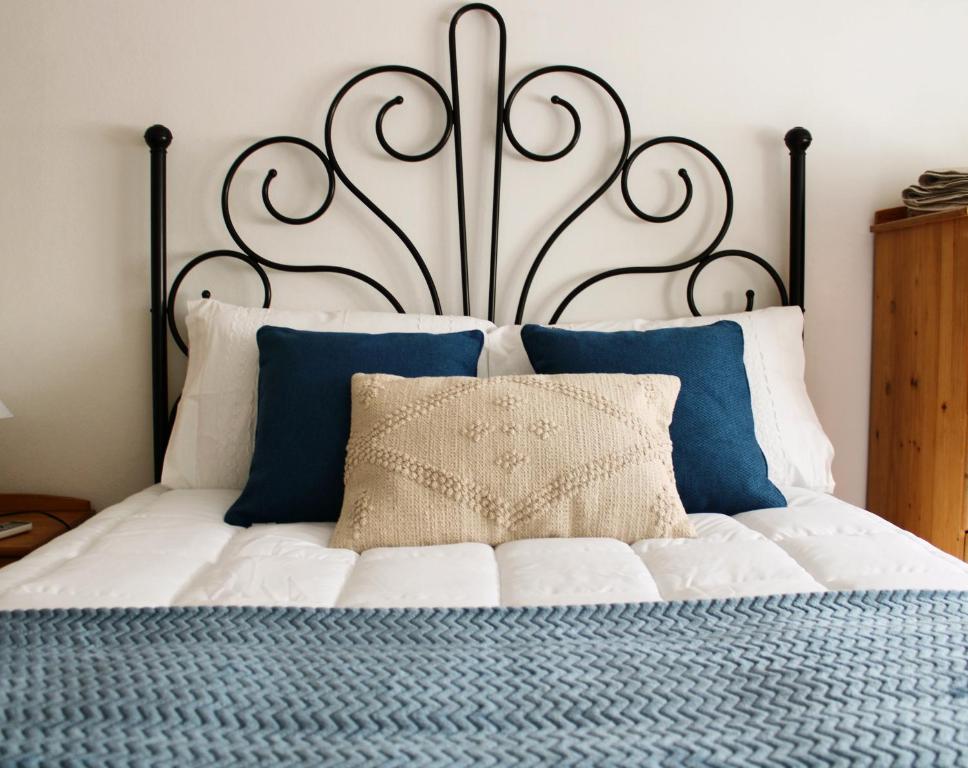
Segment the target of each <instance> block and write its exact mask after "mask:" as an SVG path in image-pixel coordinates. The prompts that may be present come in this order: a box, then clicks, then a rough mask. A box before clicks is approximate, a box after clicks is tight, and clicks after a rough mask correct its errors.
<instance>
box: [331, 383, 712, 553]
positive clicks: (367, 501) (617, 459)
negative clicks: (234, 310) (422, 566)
mask: <svg viewBox="0 0 968 768" xmlns="http://www.w3.org/2000/svg"><path fill="white" fill-rule="evenodd" d="M678 394H679V380H678V379H677V378H675V377H674V376H652V375H650V376H630V375H624V374H564V375H560V376H499V377H496V378H492V379H476V378H466V377H441V378H422V379H406V378H400V377H398V376H387V375H384V374H356V375H355V376H353V382H352V396H353V410H352V427H351V431H350V440H349V444H348V446H347V455H346V472H345V479H346V495H345V498H344V501H343V509H342V514H341V515H340V519H339V522H338V523H337V525H336V530H335V531H334V533H333V537H332V539H331V541H330V546H332V547H345V548H348V549H353V550H356V551H362V550H364V549H370V548H372V547H393V546H419V545H427V544H451V543H456V542H463V541H479V542H484V543H486V544H501V543H502V542H505V541H511V540H513V539H525V538H541V537H562V536H608V537H613V538H616V539H621V540H622V541H627V542H631V541H635V540H637V539H645V538H659V537H691V536H694V535H695V533H694V531H693V528H692V525H691V524H690V523H689V521H688V519H687V518H686V514H685V511H684V510H683V508H682V504H681V502H680V501H679V494H678V493H677V491H676V483H675V475H674V474H673V471H672V441H671V440H670V439H669V422H670V421H671V420H672V410H673V408H674V407H675V403H676V396H677V395H678Z"/></svg>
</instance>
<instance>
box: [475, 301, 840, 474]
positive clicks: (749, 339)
mask: <svg viewBox="0 0 968 768" xmlns="http://www.w3.org/2000/svg"><path fill="white" fill-rule="evenodd" d="M717 320H732V321H733V322H735V323H738V324H739V326H740V327H741V328H742V329H743V339H744V347H745V351H744V355H743V358H744V362H745V363H746V375H747V377H748V379H749V384H750V399H751V401H752V405H753V422H754V426H755V428H756V439H757V441H758V442H759V444H760V447H761V448H762V449H763V453H764V455H765V456H766V463H767V465H768V467H769V475H770V480H771V481H773V484H774V485H777V486H780V487H790V486H796V487H798V488H807V489H809V490H813V491H819V492H822V493H831V492H832V491H833V489H834V478H833V474H832V472H831V464H832V463H833V459H834V449H833V446H832V445H831V443H830V439H829V438H828V437H827V435H826V434H825V433H824V431H823V427H822V426H821V425H820V421H819V420H818V419H817V414H816V411H814V408H813V403H811V402H810V396H809V395H808V394H807V386H806V383H805V382H804V379H803V372H804V356H803V313H802V312H801V311H800V308H799V307H770V308H768V309H758V310H755V311H753V312H741V313H737V314H733V315H708V316H705V317H686V318H678V319H675V320H621V321H612V322H596V323H571V324H561V325H559V326H558V327H560V328H567V329H569V330H578V331H629V330H634V331H651V330H656V329H658V328H679V327H683V326H687V327H690V326H697V325H709V324H710V323H715V322H716V321H717ZM484 350H485V353H486V355H487V358H488V360H487V370H488V374H489V375H490V376H511V375H520V374H527V373H534V369H533V368H532V367H531V362H530V361H529V360H528V354H527V352H525V349H524V345H523V344H522V343H521V327H520V326H515V325H504V326H501V327H500V328H496V329H494V330H493V331H490V332H489V333H488V334H487V338H486V341H485V347H484Z"/></svg>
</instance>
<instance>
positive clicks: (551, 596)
mask: <svg viewBox="0 0 968 768" xmlns="http://www.w3.org/2000/svg"><path fill="white" fill-rule="evenodd" d="M237 493H238V492H237V491H219V490H167V489H165V488H164V487H163V486H153V487H151V488H148V489H147V490H145V491H142V492H141V493H138V494H136V495H134V496H132V497H130V498H128V499H126V500H125V501H123V502H121V503H120V504H117V505H115V506H113V507H110V508H109V509H106V510H104V511H103V512H101V513H99V514H98V515H96V516H95V517H94V518H92V519H91V520H89V521H88V522H87V523H85V524H83V525H81V526H79V527H78V528H77V529H75V530H73V531H71V532H69V533H66V534H64V535H63V536H60V537H59V538H57V539H55V540H54V541H52V542H51V543H49V544H47V545H46V546H44V547H42V548H40V549H38V550H37V551H35V552H34V553H32V554H31V555H29V556H28V557H26V558H24V559H23V560H21V561H19V562H17V563H14V564H13V565H10V566H7V567H6V568H3V569H0V609H15V608H63V607H145V606H167V605H292V606H314V607H331V606H345V607H350V606H353V607H405V606H440V607H459V606H495V605H557V604H568V603H612V602H642V601H657V600H690V599H696V598H710V597H732V596H742V595H762V594H774V593H784V592H816V591H823V590H844V589H915V588H937V589H959V590H968V565H966V564H965V563H963V562H961V561H960V560H957V559H955V558H953V557H951V556H949V555H947V554H944V553H943V552H941V551H939V550H937V549H935V548H934V547H932V546H931V545H929V544H927V543H926V542H924V541H922V540H921V539H918V538H917V537H915V536H913V535H911V534H909V533H907V532H905V531H902V530H900V529H899V528H896V527H895V526H893V525H891V524H890V523H888V522H886V521H884V520H882V519H880V518H879V517H877V516H875V515H873V514H871V513H870V512H866V511H864V510H862V509H858V508H857V507H853V506H851V505H849V504H847V503H845V502H842V501H839V500H838V499H835V498H833V497H832V496H827V495H823V494H818V493H813V492H808V491H802V490H797V489H785V494H786V496H787V498H788V499H789V500H790V506H789V507H788V508H786V509H767V510H757V511H753V512H744V513H743V514H740V515H736V516H735V517H725V516H722V515H693V516H692V517H691V519H692V520H693V522H694V523H695V526H696V529H697V531H698V538H696V539H675V540H673V539H652V540H647V541H640V542H637V543H635V544H632V545H631V546H629V545H626V544H623V543H622V542H619V541H615V540H613V539H533V540H526V541H515V542H511V543H509V544H504V545H502V546H499V547H497V548H492V547H489V546H486V545H484V544H452V545H447V546H435V547H401V548H396V549H374V550H370V551H368V552H365V553H363V554H362V555H359V556H358V555H356V554H355V553H353V552H350V551H349V550H345V549H331V548H329V547H328V546H327V543H328V540H329V536H330V533H331V532H332V525H329V524H323V523H306V524H294V525H257V526H253V527H252V528H249V529H243V528H235V527H232V526H229V525H226V524H225V523H223V522H222V516H223V514H224V513H225V510H226V509H227V508H228V506H229V505H230V504H231V503H232V501H233V500H234V499H235V497H236V495H237Z"/></svg>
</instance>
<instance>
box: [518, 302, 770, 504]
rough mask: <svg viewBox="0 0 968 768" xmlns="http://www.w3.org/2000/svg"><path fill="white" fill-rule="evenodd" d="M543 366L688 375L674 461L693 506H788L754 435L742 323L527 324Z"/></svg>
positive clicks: (675, 421) (534, 359) (529, 343)
mask: <svg viewBox="0 0 968 768" xmlns="http://www.w3.org/2000/svg"><path fill="white" fill-rule="evenodd" d="M521 338H522V340H523V341H524V347H525V349H526V350H527V351H528V357H529V358H531V364H532V365H533V366H534V369H535V371H537V372H538V373H665V374H670V375H672V376H678V377H679V380H680V381H681V382H682V385H681V389H680V391H679V399H678V400H677V401H676V408H675V411H674V413H673V416H672V426H671V427H670V428H669V434H670V436H671V437H672V463H673V465H674V467H675V473H676V485H677V486H678V488H679V495H680V497H681V498H682V504H683V506H684V507H685V508H686V511H687V512H722V513H725V514H727V515H733V514H736V513H737V512H744V511H746V510H750V509H761V508H763V507H785V506H786V499H784V498H783V494H782V493H780V492H779V491H778V490H777V488H776V486H774V485H773V483H771V482H770V480H769V478H768V477H767V468H766V458H765V457H764V456H763V451H762V450H761V449H760V445H759V443H757V442H756V433H755V432H754V430H753V408H752V405H751V404H750V387H749V382H748V381H747V379H746V366H745V365H744V363H743V329H742V328H740V327H739V325H737V324H736V323H733V322H730V321H728V320H721V321H720V322H718V323H713V324H711V325H704V326H699V327H696V328H663V329H660V330H656V331H618V332H611V333H601V332H597V331H566V330H562V329H560V328H543V327H541V326H538V325H526V326H524V328H522V329H521Z"/></svg>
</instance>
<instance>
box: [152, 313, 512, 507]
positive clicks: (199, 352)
mask: <svg viewBox="0 0 968 768" xmlns="http://www.w3.org/2000/svg"><path fill="white" fill-rule="evenodd" d="M186 325H187V326H188V340H189V349H190V352H191V354H190V355H189V358H188V372H187V374H186V376H185V386H184V388H183V391H182V396H181V401H180V402H179V403H178V413H177V416H176V418H175V425H174V428H173V429H172V433H171V439H170V440H169V442H168V451H167V453H166V454H165V465H164V469H163V470H162V473H161V482H162V483H163V484H165V485H167V486H168V487H169V488H239V489H241V488H242V487H243V486H244V485H245V481H246V479H247V478H248V476H249V465H250V464H251V462H252V447H253V442H254V438H255V417H256V394H257V389H258V381H259V349H258V346H257V345H256V340H255V334H256V331H258V330H259V328H261V327H262V326H263V325H277V326H283V327H285V328H296V329H298V330H306V331H340V332H351V333H452V332H456V331H469V330H480V331H485V332H486V331H488V330H489V329H492V328H494V324H493V323H489V322H487V321H485V320H478V319H477V318H473V317H449V316H438V315H401V314H398V313H395V312H312V311H298V310H285V309H262V308H257V307H236V306H233V305H231V304H223V303H221V302H219V301H216V300H215V299H201V300H196V301H191V302H189V303H188V316H187V318H186ZM485 361H486V356H485V355H483V354H482V355H481V364H482V365H483V364H484V362H485ZM483 372H484V371H481V373H483Z"/></svg>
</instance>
